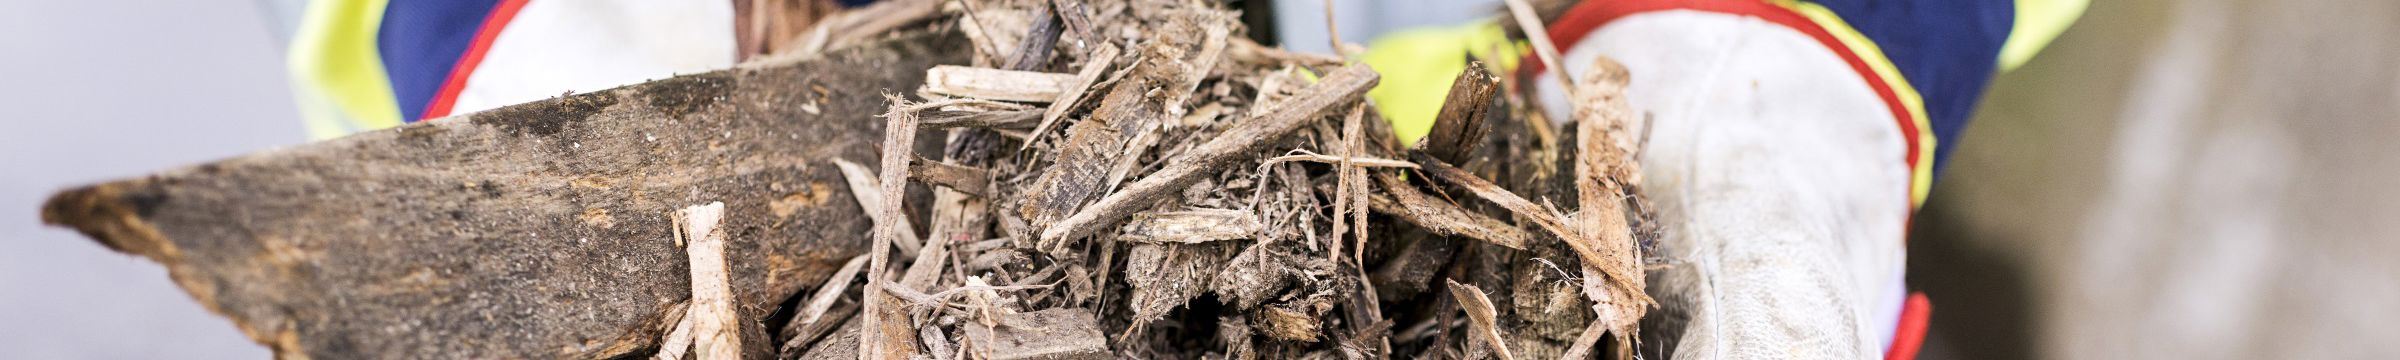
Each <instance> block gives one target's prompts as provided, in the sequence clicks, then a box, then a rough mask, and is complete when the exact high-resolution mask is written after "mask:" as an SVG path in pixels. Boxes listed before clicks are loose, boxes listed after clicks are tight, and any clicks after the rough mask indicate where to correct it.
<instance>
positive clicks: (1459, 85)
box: [1416, 61, 1500, 164]
mask: <svg viewBox="0 0 2400 360" xmlns="http://www.w3.org/2000/svg"><path fill="white" fill-rule="evenodd" d="M1499 89H1500V77H1498V76H1493V75H1492V73H1491V71H1489V70H1485V69H1484V67H1483V62H1482V61H1472V62H1468V63H1467V69H1466V70H1465V71H1460V72H1459V73H1458V79H1456V80H1452V81H1451V82H1450V95H1449V96H1448V97H1445V98H1443V99H1442V110H1441V112H1439V113H1437V115H1435V116H1434V117H1433V129H1432V130H1431V131H1428V132H1426V133H1425V137H1424V138H1421V139H1418V140H1417V144H1416V148H1417V150H1419V151H1424V152H1425V153H1426V154H1432V155H1433V157H1434V158H1436V159H1442V161H1447V162H1451V163H1458V164H1463V163H1466V160H1467V159H1466V158H1467V155H1468V154H1472V153H1474V151H1475V147H1476V146H1480V145H1483V138H1484V136H1488V135H1491V133H1492V124H1491V123H1488V122H1485V121H1484V120H1485V116H1488V115H1490V110H1491V106H1492V101H1493V96H1494V95H1496V94H1497V91H1499Z"/></svg>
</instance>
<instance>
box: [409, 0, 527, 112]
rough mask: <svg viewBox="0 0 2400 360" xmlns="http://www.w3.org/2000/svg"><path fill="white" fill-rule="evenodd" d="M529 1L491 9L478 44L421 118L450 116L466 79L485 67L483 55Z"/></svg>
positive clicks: (513, 0)
mask: <svg viewBox="0 0 2400 360" xmlns="http://www.w3.org/2000/svg"><path fill="white" fill-rule="evenodd" d="M527 1H529V0H501V1H500V6H498V7H495V8H493V9H492V15H491V17H486V18H483V29H482V30H479V31H477V32H476V33H475V44H474V45H472V46H470V47H468V48H467V53H466V55H465V56H460V57H459V58H458V66H452V67H450V79H449V80H446V81H443V82H442V93H441V94H440V95H435V96H434V97H433V103H432V104H427V105H425V112H424V114H423V115H421V117H423V118H424V119H433V118H440V117H444V116H450V107H451V106H452V105H456V104H457V103H458V94H459V92H463V91H466V89H467V77H468V76H471V75H474V74H475V66H476V65H481V64H483V54H484V53H486V52H489V51H491V50H492V42H493V41H496V40H498V39H499V38H500V30H501V29H504V28H507V27H508V22H509V20H513V19H516V17H517V11H518V10H524V9H525V2H527ZM414 120H422V119H414ZM414 120H412V121H414Z"/></svg>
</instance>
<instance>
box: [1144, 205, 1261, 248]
mask: <svg viewBox="0 0 2400 360" xmlns="http://www.w3.org/2000/svg"><path fill="white" fill-rule="evenodd" d="M1264 226H1265V225H1262V224H1259V223H1258V214H1254V213H1251V212H1247V211H1241V210H1232V209H1189V210H1181V211H1153V212H1145V213H1141V214H1136V215H1134V216H1133V220H1132V221H1128V222H1126V223H1125V229H1124V232H1125V233H1124V234H1123V235H1118V236H1117V239H1118V240H1125V241H1132V242H1145V243H1182V244H1197V243H1204V242H1210V241H1220V240H1234V239H1248V238H1251V237H1254V236H1256V235H1257V234H1258V232H1259V231H1260V230H1261V228H1262V227H1264Z"/></svg>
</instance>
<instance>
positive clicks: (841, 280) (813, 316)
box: [797, 255, 867, 325]
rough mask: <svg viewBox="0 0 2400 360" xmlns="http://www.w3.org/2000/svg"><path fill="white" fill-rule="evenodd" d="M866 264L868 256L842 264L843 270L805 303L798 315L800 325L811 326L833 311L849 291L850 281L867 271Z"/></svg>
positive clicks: (818, 288)
mask: <svg viewBox="0 0 2400 360" xmlns="http://www.w3.org/2000/svg"><path fill="white" fill-rule="evenodd" d="M866 264H867V256H866V255H859V256H858V257H855V258H850V262H846V263H842V269H841V270H835V271H834V272H833V276H830V277H826V278H825V284H824V285H818V286H817V290H816V293H814V294H810V295H809V296H808V302H806V303H804V304H805V305H802V306H801V307H800V312H799V313H798V315H797V316H799V318H797V320H798V321H799V323H800V324H801V325H809V324H815V323H817V321H819V320H821V319H823V318H824V317H825V311H826V310H828V309H832V308H833V303H834V302H835V301H836V300H841V298H842V293H844V292H847V291H849V289H850V280H851V279H857V278H858V272H859V271H860V270H863V269H865V266H866Z"/></svg>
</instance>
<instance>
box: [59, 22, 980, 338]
mask: <svg viewBox="0 0 2400 360" xmlns="http://www.w3.org/2000/svg"><path fill="white" fill-rule="evenodd" d="M960 44H964V41H962V40H961V39H959V38H958V37H957V36H956V35H954V34H950V33H942V34H935V35H912V36H902V37H899V38H897V39H895V40H892V41H889V42H882V43H872V44H869V45H866V46H861V47H854V48H847V49H838V50H832V51H829V52H826V53H825V54H823V57H821V58H815V59H813V60H806V61H796V62H752V63H749V64H746V65H743V66H742V67H741V68H738V69H731V70H723V71H717V72H710V73H703V74H697V75H688V76H681V77H675V78H670V79H665V80H660V81H654V82H649V83H644V84H636V85H631V86H626V87H622V88H617V89H611V90H603V91H598V92H592V93H585V94H577V95H571V96H565V97H562V98H556V99H550V100H543V101H538V102H533V103H528V104H521V105H514V106H508V107H502V108H499V109H494V110H489V111H484V112H479V113H473V114H467V115H461V116H454V117H450V118H445V119H436V120H432V121H427V122H422V123H416V124H409V125H405V126H401V127H399V128H396V129H391V130H381V131H373V132H367V133H362V134H358V135H353V136H349V137H345V138H341V139H335V140H329V141H325V142H319V143H314V144H309V145H303V146H298V147H292V148H286V149H279V150H273V151H268V152H264V153H259V154H253V155H248V156H244V157H239V158H234V159H229V160H224V161H219V162H215V163H210V164H206V165H200V166H197V167H192V168H185V169H180V170H173V171H169V172H165V173H162V174H159V175H153V176H147V177H142V178H137V179H130V180H122V181H116V182H110V183H104V184H99V185H93V186H87V187H80V188H75V189H70V190H67V191H65V192H62V193H60V194H58V195H56V196H53V197H52V198H51V199H50V200H49V202H48V203H47V204H46V205H45V206H44V210H43V217H44V221H46V222H49V223H51V224H59V225H64V226H68V227H73V228H75V229H77V230H79V231H81V232H83V233H84V234H85V235H87V236H90V237H91V238H93V239H94V240H97V241H98V242H99V243H101V244H102V245H105V246H107V247H109V248H110V249H114V250H117V251H120V252H126V253H130V254H137V255H142V256H144V257H147V258H149V259H151V260H153V261H156V262H159V263H161V264H163V265H165V266H166V268H167V269H168V273H169V275H170V276H171V277H172V278H174V279H175V282H176V284H178V285H179V286H181V287H182V288H184V290H185V291H186V292H188V293H190V294H191V295H192V296H193V297H194V298H195V299H197V300H198V301H199V302H200V303H201V304H202V305H203V306H205V307H206V308H209V309H212V310H213V312H216V313H218V314H222V315H224V316H226V317H228V318H231V319H232V320H234V323H235V325H237V326H238V327H239V328H240V329H241V330H242V331H243V333H245V334H247V335H249V336H250V337H251V339H253V340H255V341H257V342H259V343H261V344H264V345H267V346H268V347H269V348H271V349H273V350H274V351H276V352H277V353H278V354H281V356H284V357H311V358H325V359H346V358H385V357H409V356H417V355H423V354H440V355H441V356H447V357H461V358H607V357H617V356H629V355H634V354H636V353H637V352H638V351H644V350H646V349H650V348H654V347H655V346H656V344H657V343H658V341H659V339H660V338H661V337H662V336H661V335H662V334H663V333H665V332H666V331H667V329H669V328H671V326H670V325H671V324H669V323H667V321H668V318H669V316H666V313H667V312H668V311H669V310H670V309H673V308H675V304H676V303H678V302H680V301H682V300H683V299H685V298H687V297H688V296H689V295H690V291H691V289H690V284H689V279H690V274H689V269H688V266H687V261H686V259H685V258H684V252H683V250H682V249H679V248H677V247H676V245H675V244H674V242H673V240H672V239H673V238H675V236H674V235H673V234H672V233H671V232H672V226H670V225H669V220H668V217H669V212H671V211H672V210H674V209H676V208H680V207H682V206H684V205H688V204H690V203H692V202H695V201H703V200H720V199H721V200H723V201H724V202H725V203H726V206H727V208H728V209H729V210H730V213H731V214H732V215H730V216H729V217H728V218H726V219H725V228H726V229H727V230H728V231H729V232H732V233H734V234H736V238H735V239H733V240H732V241H731V242H729V243H727V244H726V247H727V249H726V250H727V260H728V262H729V264H728V265H729V266H730V267H729V270H730V272H729V274H730V275H731V276H732V277H731V283H732V287H733V289H734V291H735V295H736V300H737V304H738V306H741V307H745V308H750V309H761V310H763V309H769V308H772V307H774V306H777V304H779V303H780V302H782V301H783V300H784V299H786V298H789V297H790V296H791V295H792V294H794V293H797V292H798V291H799V290H800V289H801V288H803V287H806V286H813V285H815V284H817V283H819V282H820V281H822V280H823V279H824V277H825V276H827V275H828V274H829V273H831V272H832V271H833V270H834V269H835V268H836V267H839V266H840V265H841V263H842V261H843V260H847V259H848V258H850V257H852V256H856V255H858V254H859V253H861V252H863V251H865V250H866V248H865V245H866V243H867V240H868V239H867V237H866V236H865V234H867V230H868V224H869V222H868V220H867V218H866V217H865V216H860V215H859V209H858V208H857V207H856V206H855V205H853V204H852V200H850V199H849V198H848V197H849V195H848V191H847V190H846V189H845V187H846V186H844V185H843V182H842V180H841V179H840V177H839V175H837V174H836V171H835V170H834V169H833V167H831V166H827V164H826V159H829V158H834V157H867V156H873V155H874V154H873V152H872V151H871V150H870V149H871V147H870V146H865V145H866V144H869V143H870V140H869V139H875V138H879V137H880V136H879V134H880V133H881V130H880V129H881V126H880V125H878V123H877V122H875V121H874V119H873V118H872V117H871V114H875V113H878V112H880V111H881V109H882V104H883V100H882V99H880V98H877V97H875V96H873V95H872V94H867V93H860V94H844V95H842V96H833V97H826V98H823V99H822V100H823V101H821V103H822V106H823V111H822V113H819V114H812V113H808V112H805V111H802V110H801V109H798V108H796V107H792V106H772V104H788V103H790V102H793V101H798V100H799V99H807V98H811V97H812V96H814V95H813V94H811V93H810V91H809V90H808V89H809V88H810V85H811V84H817V85H823V86H827V87H834V88H845V89H877V88H889V89H908V88H914V87H916V86H917V85H918V83H919V81H920V80H919V79H918V77H919V76H921V75H922V74H924V72H923V70H924V69H925V68H928V67H931V66H932V65H933V64H938V63H956V62H961V61H964V59H963V58H962V57H961V56H959V55H957V54H955V53H954V52H953V51H950V49H954V48H956V47H957V46H958V45H960ZM827 69H841V70H840V71H828V70H827ZM783 199H796V200H797V201H794V202H793V203H792V204H791V205H788V206H782V207H780V208H783V209H785V210H787V211H786V212H778V211H770V210H769V209H770V207H771V206H770V204H771V203H774V202H776V201H779V200H783ZM779 215H780V216H779ZM786 219H797V220H792V221H788V222H785V221H784V220H786ZM779 222H782V223H781V224H780V225H778V223H779ZM768 313H770V312H769V311H758V312H755V313H753V314H756V316H766V314H768ZM748 320H751V321H753V322H755V321H758V320H761V319H748Z"/></svg>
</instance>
